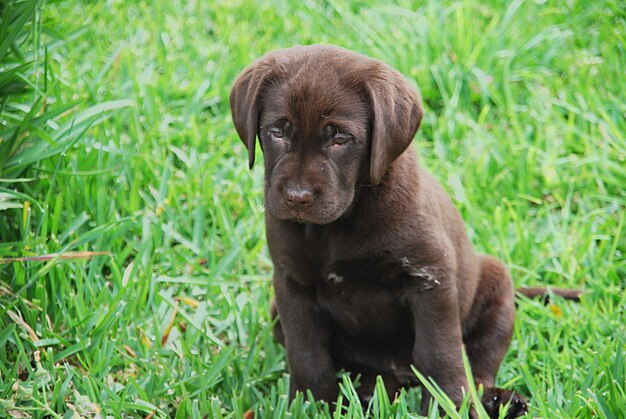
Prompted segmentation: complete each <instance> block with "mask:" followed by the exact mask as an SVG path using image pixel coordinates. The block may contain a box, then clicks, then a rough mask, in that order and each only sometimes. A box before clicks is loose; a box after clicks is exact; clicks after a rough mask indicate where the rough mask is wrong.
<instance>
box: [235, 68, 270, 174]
mask: <svg viewBox="0 0 626 419" xmlns="http://www.w3.org/2000/svg"><path fill="white" fill-rule="evenodd" d="M271 74H272V70H271V67H270V66H269V65H267V64H266V63H265V62H263V61H256V62H254V63H252V64H251V65H250V66H249V67H247V68H246V69H245V70H243V71H242V72H241V74H239V76H238V77H237V80H235V84H234V85H233V89H232V90H231V92H230V112H231V114H232V117H233V122H234V124H235V129H237V134H239V138H240V139H241V141H242V142H243V143H244V144H245V146H246V148H247V149H248V165H249V167H250V169H252V166H254V149H255V145H256V137H257V132H258V128H259V111H260V109H259V102H260V101H261V89H262V87H263V85H264V84H265V83H266V81H267V80H268V79H269V77H270V75H271Z"/></svg>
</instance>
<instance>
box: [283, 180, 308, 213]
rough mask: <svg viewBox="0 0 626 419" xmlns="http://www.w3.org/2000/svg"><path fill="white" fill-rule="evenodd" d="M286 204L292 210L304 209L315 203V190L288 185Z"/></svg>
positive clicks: (285, 191)
mask: <svg viewBox="0 0 626 419" xmlns="http://www.w3.org/2000/svg"><path fill="white" fill-rule="evenodd" d="M284 194H285V202H286V203H287V206H288V207H289V208H292V209H299V210H301V209H304V208H306V207H307V206H309V205H310V204H311V202H313V195H314V194H313V189H311V188H310V187H307V186H303V185H287V186H286V187H285V190H284Z"/></svg>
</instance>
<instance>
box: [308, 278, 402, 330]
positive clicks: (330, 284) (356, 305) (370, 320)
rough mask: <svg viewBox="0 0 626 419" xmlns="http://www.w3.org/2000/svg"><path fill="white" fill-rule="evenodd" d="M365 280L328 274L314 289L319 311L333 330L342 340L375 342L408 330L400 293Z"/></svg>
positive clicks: (388, 285)
mask: <svg viewBox="0 0 626 419" xmlns="http://www.w3.org/2000/svg"><path fill="white" fill-rule="evenodd" d="M368 276H369V275H367V274H363V275H361V276H354V275H350V273H347V272H345V271H337V272H335V271H330V272H328V273H325V281H324V282H323V283H321V284H319V285H318V286H317V287H316V291H317V300H318V304H319V306H320V309H321V310H322V312H324V313H325V314H326V315H327V316H328V318H329V319H330V321H331V323H332V324H333V326H334V329H335V330H338V331H339V332H340V333H342V334H345V335H346V336H354V337H367V338H377V339H385V338H387V337H388V336H394V335H397V334H398V333H400V332H401V331H402V330H406V329H408V328H409V325H410V315H409V312H408V309H407V308H406V306H405V304H404V302H403V298H402V292H401V290H399V289H397V288H396V287H393V286H391V285H390V284H388V283H387V284H386V283H384V282H379V281H373V279H372V278H369V277H368Z"/></svg>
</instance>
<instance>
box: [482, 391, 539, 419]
mask: <svg viewBox="0 0 626 419" xmlns="http://www.w3.org/2000/svg"><path fill="white" fill-rule="evenodd" d="M509 402H510V404H509V409H508V411H507V412H506V416H505V418H507V419H510V418H518V417H520V416H524V415H525V414H526V413H528V404H527V403H526V400H524V398H523V397H522V396H520V395H519V394H517V393H516V392H514V391H510V390H504V389H501V388H488V389H485V392H484V393H483V399H482V403H483V406H484V407H485V410H486V411H487V414H489V417H490V418H496V419H497V418H498V415H499V412H500V406H504V405H506V404H507V403H509Z"/></svg>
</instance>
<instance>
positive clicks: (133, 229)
mask: <svg viewBox="0 0 626 419" xmlns="http://www.w3.org/2000/svg"><path fill="white" fill-rule="evenodd" d="M0 13H1V16H2V23H1V24H0V97H1V102H0V135H1V136H0V416H2V417H11V416H13V417H35V418H43V417H46V418H47V417H54V418H58V417H63V418H72V417H98V415H100V416H102V417H106V416H111V417H177V418H186V417H241V416H242V415H244V414H245V413H246V412H248V415H250V414H251V412H250V411H252V412H253V414H254V415H256V417H264V418H272V417H302V416H314V415H324V416H328V415H329V413H328V407H327V406H322V405H320V404H315V403H310V402H309V401H308V400H307V398H306V397H304V398H302V397H301V398H299V399H297V400H296V402H295V403H294V404H293V405H292V406H291V407H289V406H288V401H287V398H286V394H285V388H286V386H287V383H288V377H287V376H286V374H285V362H284V354H283V350H282V348H280V347H279V346H278V345H276V344H275V343H274V342H273V340H272V338H271V334H270V328H269V326H270V320H269V316H268V307H269V299H270V295H271V289H270V273H271V263H270V260H269V256H268V254H267V250H266V248H265V242H264V240H265V239H264V226H263V206H262V173H261V167H256V168H255V169H254V170H253V171H251V172H250V171H248V170H247V164H246V157H245V156H246V153H245V151H244V147H243V145H242V144H241V143H240V142H239V140H238V138H237V136H236V133H235V131H234V128H233V126H232V123H231V120H230V114H229V108H228V101H227V97H228V93H229V90H230V87H231V85H232V82H233V80H234V78H235V77H236V75H237V74H238V73H239V71H241V70H242V69H243V68H244V67H245V66H246V65H248V64H249V63H250V62H251V61H252V60H253V59H255V58H257V57H259V56H260V55H262V54H263V53H265V52H267V51H269V50H272V49H275V48H280V47H287V46H292V45H296V44H310V43H333V44H338V45H341V46H344V47H346V48H349V49H353V50H356V51H359V52H361V53H364V54H366V55H370V56H373V57H376V58H379V59H382V60H384V61H385V62H387V63H389V64H390V65H392V66H393V67H395V68H397V69H398V70H400V71H401V72H402V73H404V74H405V75H406V76H407V77H408V78H410V79H411V80H412V81H414V82H415V84H416V85H417V86H418V87H419V89H420V91H421V93H422V97H423V98H424V101H425V110H426V116H425V119H424V122H423V125H422V129H421V130H420V132H419V133H418V135H417V138H416V141H415V142H416V145H417V149H418V153H419V155H420V160H421V162H422V164H423V165H425V166H426V167H428V168H429V170H430V171H432V172H433V173H434V174H435V175H436V176H437V177H438V178H439V179H440V180H441V181H442V183H443V184H444V186H445V187H446V189H447V190H448V191H449V193H450V195H451V196H452V197H453V199H454V201H455V202H456V203H457V205H458V207H459V209H460V210H461V212H462V215H463V217H464V218H465V220H466V222H467V228H468V231H469V233H470V236H471V238H472V240H473V242H474V244H475V246H476V248H477V249H478V250H480V251H483V252H488V253H491V254H494V255H497V256H498V257H500V258H502V259H503V260H505V261H506V263H507V264H508V266H509V268H510V269H511V271H512V274H513V277H514V281H515V283H516V285H517V286H533V285H547V284H551V285H557V286H563V287H579V288H583V289H584V290H586V291H587V294H586V295H585V297H584V300H583V301H582V302H581V303H580V304H570V303H567V302H564V301H559V300H555V301H553V304H551V305H549V306H544V305H542V304H540V303H539V302H536V301H530V300H521V301H519V304H518V317H517V325H516V332H515V336H514V339H513V343H512V345H511V349H510V351H509V353H508V355H507V357H506V359H505V362H504V365H503V366H502V368H501V371H500V374H499V385H500V386H502V387H507V388H511V389H515V390H516V391H518V392H520V393H522V394H525V395H527V396H529V398H530V400H531V405H532V407H531V414H532V415H533V416H535V417H546V418H547V417H559V418H568V417H571V418H581V417H606V418H620V417H623V412H625V411H626V393H625V382H626V373H625V367H624V358H625V355H626V348H625V340H626V326H625V324H626V314H625V313H624V308H625V307H626V297H625V293H624V290H625V288H626V258H625V257H624V254H625V253H626V233H625V228H624V222H625V219H626V216H625V213H626V211H625V208H626V190H625V187H624V185H626V161H625V159H626V139H625V134H624V133H625V132H626V77H625V76H624V75H625V74H626V46H625V45H626V43H625V40H626V5H625V4H624V3H623V2H622V1H617V0H599V1H596V2H586V1H568V2H560V1H530V0H523V1H499V0H489V1H486V2H481V1H477V0H466V1H444V2H440V1H436V0H420V1H417V0H414V1H409V0H404V1H398V2H396V3H395V4H394V5H390V3H388V2H384V1H381V0H355V1H350V2H342V1H337V0H333V1H319V0H311V1H307V2H296V1H288V0H275V1H263V2H260V3H253V2H249V1H237V0H235V1H230V2H222V1H209V2H206V1H170V2H166V1H154V2H147V1H137V2H126V1H121V0H110V1H103V2H69V1H54V2H52V1H48V2H43V1H39V2H38V1H34V0H22V1H18V0H9V1H5V2H3V3H0ZM259 166H260V165H259ZM342 388H343V390H344V396H343V403H344V406H345V408H344V409H343V411H342V413H343V416H345V417H361V416H363V415H364V414H366V415H369V416H371V417H407V416H416V413H415V412H417V410H418V409H417V407H418V406H419V397H420V395H419V392H418V391H409V392H403V393H402V394H401V395H400V396H399V398H398V399H397V400H396V401H395V402H394V401H388V400H385V398H384V397H383V396H381V397H375V398H374V401H373V403H372V405H371V406H370V407H369V409H367V410H366V411H365V412H364V411H363V410H362V409H361V408H360V406H359V405H358V402H356V400H355V398H354V395H353V389H352V383H351V382H350V380H348V379H347V378H344V385H343V387H342ZM336 416H339V414H336ZM430 416H431V417H436V410H432V413H431V415H430Z"/></svg>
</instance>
